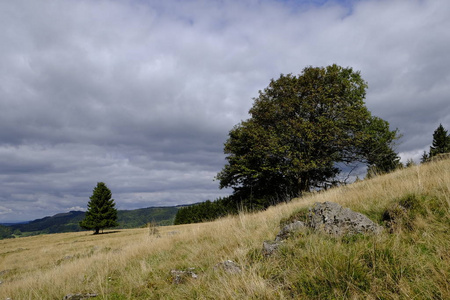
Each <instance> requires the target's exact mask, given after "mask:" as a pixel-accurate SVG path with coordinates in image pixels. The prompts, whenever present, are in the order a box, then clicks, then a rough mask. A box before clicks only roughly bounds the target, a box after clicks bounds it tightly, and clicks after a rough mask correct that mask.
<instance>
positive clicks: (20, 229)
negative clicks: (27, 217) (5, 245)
mask: <svg viewBox="0 0 450 300" xmlns="http://www.w3.org/2000/svg"><path fill="white" fill-rule="evenodd" d="M177 211H178V207H176V206H169V207H148V208H140V209H135V210H119V211H118V214H117V216H118V223H119V226H118V227H116V228H118V229H120V228H137V227H142V226H145V225H146V224H147V223H149V222H154V223H156V224H159V225H171V224H173V220H174V218H175V215H176V213H177ZM84 215H85V212H83V211H70V212H67V213H59V214H56V215H54V216H51V217H45V218H42V219H36V220H34V221H31V222H27V223H20V224H11V225H8V226H4V225H0V239H2V238H8V237H14V236H29V235H37V234H46V233H62V232H73V231H81V230H83V229H82V228H80V226H79V225H78V223H79V222H80V221H81V220H83V219H84Z"/></svg>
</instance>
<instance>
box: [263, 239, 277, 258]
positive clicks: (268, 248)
mask: <svg viewBox="0 0 450 300" xmlns="http://www.w3.org/2000/svg"><path fill="white" fill-rule="evenodd" d="M279 246H280V242H276V241H264V243H263V249H262V253H263V255H264V256H270V255H272V254H273V253H274V252H275V251H276V250H277V249H278V247H279Z"/></svg>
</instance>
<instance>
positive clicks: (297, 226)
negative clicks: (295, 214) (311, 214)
mask: <svg viewBox="0 0 450 300" xmlns="http://www.w3.org/2000/svg"><path fill="white" fill-rule="evenodd" d="M305 228H306V226H305V223H303V222H302V221H295V222H293V223H291V224H288V225H286V226H284V227H283V229H281V231H280V232H279V233H278V234H277V236H276V238H275V241H276V242H280V241H283V240H285V239H287V238H288V237H289V236H290V235H292V234H294V233H295V232H299V231H301V230H304V229H305Z"/></svg>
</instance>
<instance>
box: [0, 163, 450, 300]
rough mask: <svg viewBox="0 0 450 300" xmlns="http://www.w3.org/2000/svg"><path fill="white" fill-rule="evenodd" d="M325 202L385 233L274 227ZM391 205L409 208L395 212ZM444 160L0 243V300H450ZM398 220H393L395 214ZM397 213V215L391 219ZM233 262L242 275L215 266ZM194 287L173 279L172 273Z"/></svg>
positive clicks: (448, 190)
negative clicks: (271, 247)
mask: <svg viewBox="0 0 450 300" xmlns="http://www.w3.org/2000/svg"><path fill="white" fill-rule="evenodd" d="M324 201H333V202H338V203H340V204H341V205H343V206H346V207H349V208H351V209H353V210H355V211H358V212H362V213H365V214H366V215H368V216H369V217H370V218H371V219H372V220H373V221H376V222H378V223H379V224H381V225H383V226H384V227H385V230H384V232H383V233H382V234H380V235H376V236H353V237H332V236H326V235H323V234H317V233H309V234H302V235H299V236H297V237H295V238H292V239H290V240H288V241H286V243H285V244H284V245H283V246H282V247H281V248H280V249H279V251H278V252H277V253H276V254H274V255H272V256H270V257H265V256H263V255H262V254H261V248H262V243H263V241H264V240H272V239H273V238H274V237H275V236H276V234H277V232H278V231H279V230H280V222H283V221H284V220H286V219H288V218H289V217H290V216H291V215H293V214H295V213H298V212H299V211H304V210H305V208H307V207H310V206H312V205H313V204H314V203H315V202H324ZM398 204H401V205H402V207H405V208H406V209H405V210H404V211H403V210H401V211H399V210H398V207H399V206H398ZM449 207H450V160H444V161H439V162H432V163H428V164H424V165H420V166H413V167H410V168H407V169H404V170H399V171H396V172H394V173H391V174H387V175H384V176H379V177H375V178H373V179H371V180H364V181H359V182H357V183H354V184H351V185H347V186H343V187H338V188H334V189H331V190H328V191H325V192H320V193H313V194H310V195H307V196H305V197H303V198H300V199H295V200H293V201H291V202H289V203H287V204H281V205H278V206H275V207H271V208H269V209H268V210H266V211H264V212H260V213H245V212H242V213H241V214H239V215H238V216H233V217H226V218H223V219H220V220H218V221H215V222H210V223H202V224H191V225H180V226H167V227H159V228H158V230H159V233H157V234H155V233H154V232H152V230H151V229H152V228H140V229H121V230H117V231H114V230H111V231H108V232H106V231H105V233H107V234H101V235H95V236H94V235H92V234H91V233H90V232H76V233H63V234H51V235H40V236H34V237H24V238H17V239H9V240H1V241H0V281H1V282H2V283H1V284H0V299H6V298H11V299H13V300H15V299H62V298H63V297H64V296H65V295H67V294H75V293H95V294H97V295H98V296H97V297H96V298H93V299H298V298H306V299H335V298H339V299H341V298H343V299H412V298H415V299H450V233H449V230H450V209H449ZM396 213H397V214H396ZM394 215H395V216H397V217H396V218H394V217H393V216H394ZM228 259H230V260H233V261H234V262H236V263H237V264H239V265H240V266H241V268H242V272H240V273H237V274H229V273H227V272H224V271H222V270H220V269H217V268H214V266H216V265H217V264H218V263H220V262H223V261H225V260H228ZM189 268H195V269H193V272H195V274H197V275H198V278H196V279H194V278H186V280H185V281H184V282H182V283H179V284H176V283H174V281H173V279H174V278H173V276H172V275H171V272H170V271H171V270H174V269H177V270H188V269H189Z"/></svg>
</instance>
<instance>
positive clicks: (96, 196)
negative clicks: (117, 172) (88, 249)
mask: <svg viewBox="0 0 450 300" xmlns="http://www.w3.org/2000/svg"><path fill="white" fill-rule="evenodd" d="M111 195H112V194H111V190H110V189H108V187H107V186H106V184H105V183H103V182H99V183H97V187H96V188H94V191H93V194H92V196H91V197H90V198H89V199H90V201H89V203H88V210H87V212H86V216H85V218H84V220H83V221H81V222H80V227H81V228H84V229H92V230H94V231H95V232H94V234H98V233H99V232H100V229H102V230H103V229H104V228H110V227H115V226H118V225H119V224H118V223H117V222H116V221H117V210H116V208H115V203H114V199H111Z"/></svg>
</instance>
